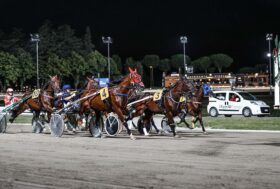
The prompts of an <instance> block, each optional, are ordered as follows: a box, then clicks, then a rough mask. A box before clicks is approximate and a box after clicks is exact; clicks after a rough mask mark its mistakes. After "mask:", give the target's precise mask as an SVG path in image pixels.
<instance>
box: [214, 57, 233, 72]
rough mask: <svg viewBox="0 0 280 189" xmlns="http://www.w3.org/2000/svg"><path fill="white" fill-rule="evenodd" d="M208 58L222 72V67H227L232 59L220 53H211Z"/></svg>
mask: <svg viewBox="0 0 280 189" xmlns="http://www.w3.org/2000/svg"><path fill="white" fill-rule="evenodd" d="M210 58H211V61H212V62H213V64H214V65H215V67H216V68H217V69H218V71H219V73H222V69H223V68H228V67H230V65H231V64H232V63H233V59H232V58H231V57H230V56H228V55H226V54H222V53H219V54H213V55H211V56H210Z"/></svg>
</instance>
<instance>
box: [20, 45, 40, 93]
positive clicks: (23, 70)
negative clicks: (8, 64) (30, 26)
mask: <svg viewBox="0 0 280 189" xmlns="http://www.w3.org/2000/svg"><path fill="white" fill-rule="evenodd" d="M15 56H16V58H17V60H18V65H17V67H18V71H19V75H18V78H17V80H19V83H20V88H21V90H22V89H23V85H24V84H25V82H26V81H27V80H28V79H31V78H32V77H34V76H36V66H35V65H34V63H33V61H32V57H31V54H30V53H29V52H26V51H25V50H24V49H22V48H18V49H16V50H15Z"/></svg>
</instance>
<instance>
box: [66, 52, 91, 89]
mask: <svg viewBox="0 0 280 189" xmlns="http://www.w3.org/2000/svg"><path fill="white" fill-rule="evenodd" d="M68 62H69V64H70V70H71V71H70V76H71V77H72V78H73V80H74V86H75V89H77V88H78V86H79V84H80V82H81V78H82V77H85V76H86V73H87V70H88V68H89V66H88V64H87V63H86V61H85V59H84V58H83V57H82V56H81V55H80V54H79V53H77V52H75V51H73V52H71V55H70V57H69V58H68Z"/></svg>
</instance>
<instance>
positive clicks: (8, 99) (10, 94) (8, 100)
mask: <svg viewBox="0 0 280 189" xmlns="http://www.w3.org/2000/svg"><path fill="white" fill-rule="evenodd" d="M18 101H19V98H17V97H15V96H14V90H13V89H12V88H8V89H7V91H6V95H5V96H4V103H5V106H9V105H11V104H13V103H15V102H18Z"/></svg>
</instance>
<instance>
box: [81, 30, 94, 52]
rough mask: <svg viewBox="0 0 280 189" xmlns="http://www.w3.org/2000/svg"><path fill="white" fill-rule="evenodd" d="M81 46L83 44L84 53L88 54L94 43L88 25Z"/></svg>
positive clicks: (91, 50)
mask: <svg viewBox="0 0 280 189" xmlns="http://www.w3.org/2000/svg"><path fill="white" fill-rule="evenodd" d="M83 46H84V54H89V53H91V52H93V50H94V44H93V43H92V40H91V30H90V27H89V26H87V27H86V33H85V35H84V39H83Z"/></svg>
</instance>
